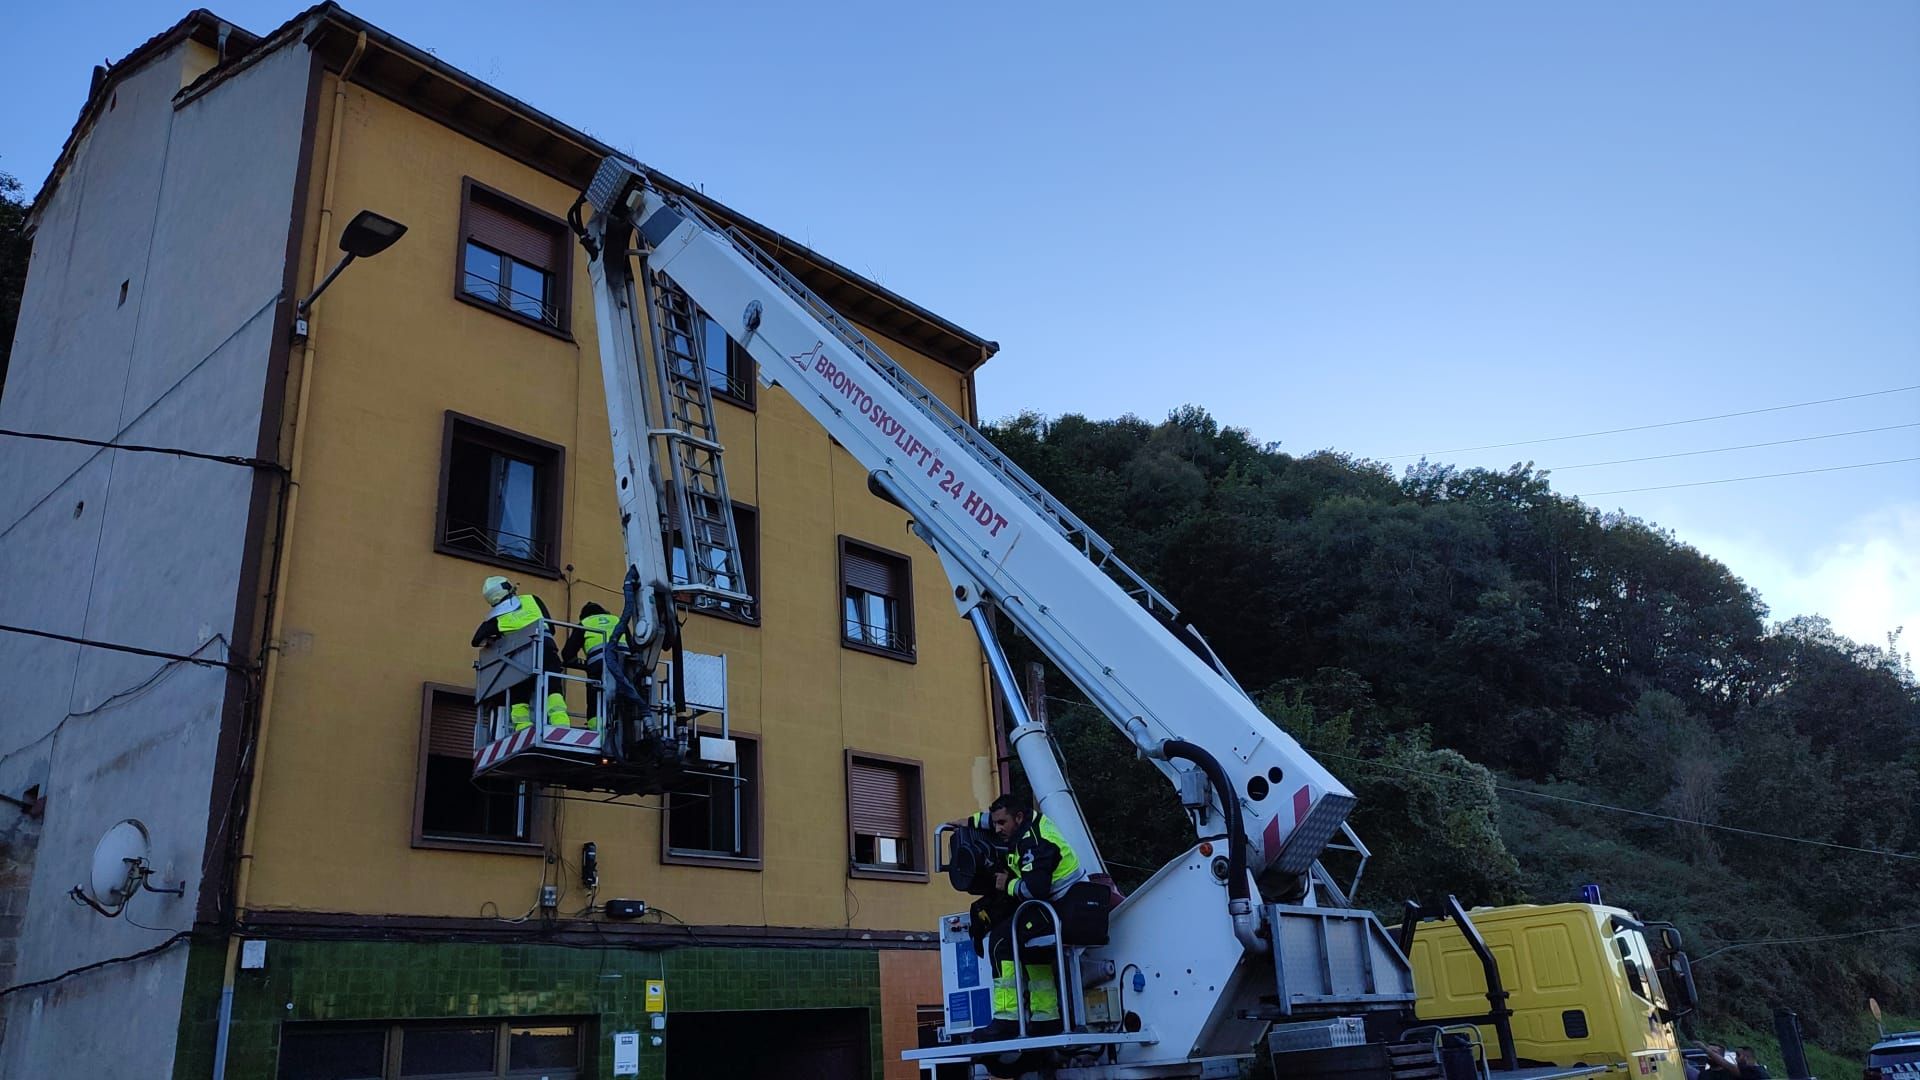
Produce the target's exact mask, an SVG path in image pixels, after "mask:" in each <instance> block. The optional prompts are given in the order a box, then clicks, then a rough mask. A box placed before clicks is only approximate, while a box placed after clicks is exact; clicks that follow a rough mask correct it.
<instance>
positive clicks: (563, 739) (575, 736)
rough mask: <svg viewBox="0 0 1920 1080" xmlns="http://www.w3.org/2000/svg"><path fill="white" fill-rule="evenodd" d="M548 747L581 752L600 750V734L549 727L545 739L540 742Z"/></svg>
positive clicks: (582, 729) (578, 729) (583, 730)
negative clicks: (561, 747)
mask: <svg viewBox="0 0 1920 1080" xmlns="http://www.w3.org/2000/svg"><path fill="white" fill-rule="evenodd" d="M542 741H543V742H545V743H546V744H547V745H548V746H566V747H577V748H579V749H582V750H598V749H600V733H599V732H597V731H589V730H587V729H586V728H571V727H550V728H548V729H547V737H546V738H545V739H544V740H542Z"/></svg>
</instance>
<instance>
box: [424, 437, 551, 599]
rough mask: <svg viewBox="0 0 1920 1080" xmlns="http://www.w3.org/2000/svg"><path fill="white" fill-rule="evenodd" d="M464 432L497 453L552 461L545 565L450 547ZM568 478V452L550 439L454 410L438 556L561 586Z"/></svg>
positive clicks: (436, 538)
mask: <svg viewBox="0 0 1920 1080" xmlns="http://www.w3.org/2000/svg"><path fill="white" fill-rule="evenodd" d="M462 428H465V429H469V430H468V431H467V432H465V434H466V437H467V438H468V439H469V440H470V441H473V442H477V443H480V444H482V445H488V444H491V448H492V449H494V450H497V451H500V452H502V453H508V454H514V455H516V456H523V457H530V458H533V459H535V461H536V464H537V463H538V460H539V459H541V458H548V459H550V463H551V466H552V477H551V481H550V482H549V483H547V484H546V485H544V487H545V490H544V491H542V492H541V498H540V514H541V517H542V519H543V520H544V521H546V522H548V523H550V524H549V525H548V527H547V530H546V531H547V532H548V533H549V536H550V538H548V537H536V538H534V539H540V540H545V541H546V544H545V546H546V549H547V558H546V560H545V561H536V560H531V559H516V558H514V557H512V556H511V555H495V554H492V553H489V552H485V551H475V550H473V549H472V548H466V547H459V546H457V545H454V544H450V543H448V542H447V524H448V522H447V488H448V484H449V483H450V482H451V480H452V475H453V440H454V436H455V435H456V434H458V433H461V432H460V429H462ZM566 475H567V448H566V447H564V446H561V445H560V444H558V443H550V442H548V441H546V440H545V439H537V438H535V437H533V436H532V435H528V434H525V433H523V432H518V431H514V430H513V429H511V428H505V427H501V426H500V425H499V424H495V423H490V422H488V421H486V420H482V419H480V418H479V417H477V416H468V415H466V414H465V413H457V412H454V411H453V410H452V409H448V410H447V411H446V419H445V422H444V423H443V425H442V427H441V431H440V494H439V497H438V498H437V499H436V501H435V504H434V523H433V550H434V551H435V552H436V553H438V554H441V555H451V556H453V557H454V558H456V559H466V560H468V561H469V562H477V563H485V564H486V565H488V566H498V567H500V568H501V569H504V570H515V571H519V572H521V573H526V574H534V575H536V576H539V577H543V578H550V579H553V580H556V581H557V580H559V578H560V566H561V558H560V541H561V538H562V537H563V536H564V535H565V533H564V532H563V531H562V528H561V526H562V525H563V524H564V522H563V521H562V520H561V514H562V511H563V509H564V508H565V504H566V498H565V496H566Z"/></svg>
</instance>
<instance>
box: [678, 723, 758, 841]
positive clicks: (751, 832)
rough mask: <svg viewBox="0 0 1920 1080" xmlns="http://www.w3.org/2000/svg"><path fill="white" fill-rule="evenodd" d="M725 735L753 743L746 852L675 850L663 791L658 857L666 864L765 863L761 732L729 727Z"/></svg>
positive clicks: (744, 818) (744, 823)
mask: <svg viewBox="0 0 1920 1080" xmlns="http://www.w3.org/2000/svg"><path fill="white" fill-rule="evenodd" d="M699 733H700V734H702V735H719V734H720V730H719V729H718V728H700V729H699ZM727 734H728V736H729V737H730V738H732V739H734V740H735V741H737V742H743V743H750V744H752V746H753V776H752V778H751V779H750V781H749V783H750V784H751V785H752V795H751V798H752V802H753V805H752V806H751V807H749V812H748V813H745V814H742V815H741V819H740V825H741V829H742V830H743V831H742V835H741V841H742V843H741V846H742V847H743V848H744V849H746V851H747V852H748V853H747V854H745V855H717V854H703V853H700V852H696V851H675V850H673V845H672V839H671V838H672V814H673V799H672V797H671V796H672V794H673V793H672V792H666V793H664V794H663V796H662V798H661V800H660V861H661V863H663V864H665V865H668V866H716V867H721V868H723V869H727V870H759V869H762V868H763V867H764V866H765V864H766V860H765V848H764V847H762V840H763V838H764V837H765V836H766V830H765V828H764V826H765V824H766V807H767V800H766V797H765V791H766V758H765V757H764V756H763V755H762V754H761V753H760V736H758V735H754V734H749V733H747V732H744V731H729V732H728V733H727Z"/></svg>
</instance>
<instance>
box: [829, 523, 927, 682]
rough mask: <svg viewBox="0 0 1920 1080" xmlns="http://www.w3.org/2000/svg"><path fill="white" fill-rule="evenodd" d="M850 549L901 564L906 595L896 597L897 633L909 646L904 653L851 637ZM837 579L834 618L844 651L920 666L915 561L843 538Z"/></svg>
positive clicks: (880, 548)
mask: <svg viewBox="0 0 1920 1080" xmlns="http://www.w3.org/2000/svg"><path fill="white" fill-rule="evenodd" d="M848 548H863V549H865V550H866V551H867V552H871V553H872V554H874V555H878V556H881V557H882V558H885V559H889V560H892V561H895V562H898V563H899V564H900V567H901V571H902V582H901V590H902V595H901V596H899V597H896V599H897V600H898V601H899V605H898V616H899V619H898V622H899V626H898V627H897V629H896V633H897V635H898V636H899V637H900V638H901V639H903V640H904V641H905V642H906V643H907V644H906V647H905V648H904V649H889V648H885V647H882V646H879V645H875V644H873V643H872V642H867V641H855V640H854V639H852V638H850V637H848V636H847V615H846V611H847V607H846V605H847V549H848ZM835 577H836V578H837V579H838V582H837V587H836V589H835V592H834V597H833V618H834V623H835V624H836V625H837V626H838V627H839V628H840V629H839V631H838V636H839V638H840V647H841V648H843V649H852V650H853V651H854V652H863V653H871V654H873V655H874V656H884V657H887V658H888V659H890V660H898V661H901V662H902V663H907V664H913V663H918V662H919V661H918V655H919V654H918V640H917V639H916V638H915V636H914V623H913V559H912V558H910V557H909V556H907V555H906V554H904V553H902V552H898V551H894V550H892V549H890V548H883V547H881V546H880V545H878V544H874V543H870V542H868V541H866V540H857V539H855V538H853V537H851V536H847V535H845V534H842V535H841V536H840V538H839V558H838V561H837V563H836V567H835Z"/></svg>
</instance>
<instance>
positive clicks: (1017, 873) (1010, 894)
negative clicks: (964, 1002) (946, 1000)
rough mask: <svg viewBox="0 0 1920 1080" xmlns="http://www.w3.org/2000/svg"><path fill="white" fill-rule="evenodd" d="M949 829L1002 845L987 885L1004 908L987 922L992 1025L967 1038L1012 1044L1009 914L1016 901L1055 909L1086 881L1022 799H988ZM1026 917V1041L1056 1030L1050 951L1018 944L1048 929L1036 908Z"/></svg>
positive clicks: (1015, 1000)
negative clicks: (977, 832) (985, 835)
mask: <svg viewBox="0 0 1920 1080" xmlns="http://www.w3.org/2000/svg"><path fill="white" fill-rule="evenodd" d="M950 824H952V825H954V826H956V827H960V828H966V827H972V828H976V829H991V830H993V831H994V832H995V833H996V834H998V835H999V837H1000V839H1001V841H1002V842H1003V843H1005V844H1007V845H1008V851H1007V868H1006V869H1005V870H1002V871H999V872H997V873H995V874H994V879H993V880H994V888H995V889H996V890H997V891H998V892H999V893H1000V894H1003V895H1004V896H1005V898H1006V901H1005V902H1003V903H1000V904H997V905H994V907H996V908H997V909H998V911H999V914H997V915H995V916H994V917H993V925H992V927H991V929H989V930H988V932H987V956H988V959H989V960H990V961H991V962H992V963H993V1023H992V1024H990V1025H988V1027H987V1028H985V1029H984V1030H982V1031H978V1032H975V1034H974V1038H975V1039H977V1040H979V1041H982V1042H986V1041H993V1040H996V1039H1011V1038H1015V1037H1017V1036H1018V1035H1019V1021H1020V992H1019V986H1018V983H1017V981H1016V979H1015V976H1014V970H1013V933H1014V919H1013V914H1014V911H1015V910H1016V909H1017V908H1018V907H1019V904H1020V901H1022V900H1050V901H1054V902H1056V903H1057V902H1058V901H1060V900H1061V899H1062V898H1063V897H1065V895H1066V892H1067V890H1068V889H1070V888H1072V887H1073V886H1075V885H1077V884H1079V883H1081V882H1083V881H1085V880H1086V879H1087V872H1086V871H1085V870H1084V869H1082V868H1081V866H1080V858H1079V856H1078V855H1076V854H1075V853H1074V850H1073V847H1072V845H1070V844H1068V843H1067V838H1066V837H1065V836H1062V835H1061V834H1060V830H1059V829H1056V828H1054V825H1053V822H1052V821H1050V820H1048V819H1047V817H1045V816H1044V815H1042V814H1041V813H1039V812H1038V811H1036V810H1035V809H1034V806H1033V800H1032V799H1031V798H1029V797H1028V796H1026V795H1023V794H1019V793H1017V792H1008V793H1007V794H1005V795H1002V796H1000V797H999V798H998V799H995V800H994V801H993V805H992V807H990V808H989V809H988V810H987V811H986V812H984V813H980V814H975V815H973V816H972V817H967V818H961V819H960V820H959V821H955V822H951V823H950ZM976 907H978V905H976ZM1028 912H1029V914H1028V916H1027V917H1025V918H1023V919H1022V920H1021V922H1022V924H1023V925H1022V926H1021V928H1020V940H1021V942H1022V945H1021V959H1022V961H1023V963H1022V965H1021V966H1023V967H1024V968H1026V982H1027V1020H1028V1024H1027V1030H1028V1033H1029V1034H1044V1033H1049V1032H1051V1031H1057V1030H1059V1028H1060V990H1059V985H1058V983H1057V982H1056V980H1055V979H1054V971H1053V950H1052V949H1050V948H1047V947H1044V946H1042V947H1039V948H1035V949H1032V950H1028V949H1027V948H1026V945H1025V942H1027V941H1028V940H1030V939H1032V938H1034V937H1037V936H1040V935H1042V934H1045V933H1047V932H1048V931H1049V930H1050V929H1051V928H1050V927H1049V926H1047V925H1046V922H1045V913H1044V912H1041V911H1040V910H1039V909H1038V908H1029V909H1028ZM1036 918H1037V920H1038V921H1037V922H1036Z"/></svg>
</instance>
